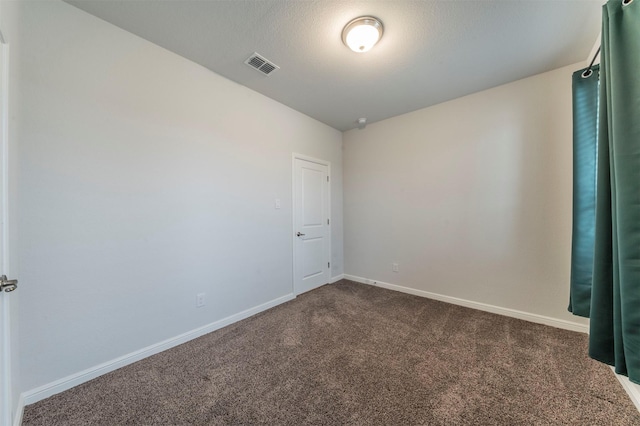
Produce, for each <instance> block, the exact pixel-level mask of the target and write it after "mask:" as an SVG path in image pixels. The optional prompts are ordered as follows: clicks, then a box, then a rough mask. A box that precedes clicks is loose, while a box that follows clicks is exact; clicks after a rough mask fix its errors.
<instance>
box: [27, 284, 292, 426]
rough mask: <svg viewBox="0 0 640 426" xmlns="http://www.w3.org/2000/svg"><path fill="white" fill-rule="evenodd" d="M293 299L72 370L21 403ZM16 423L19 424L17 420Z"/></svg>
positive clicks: (34, 392)
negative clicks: (77, 370)
mask: <svg viewBox="0 0 640 426" xmlns="http://www.w3.org/2000/svg"><path fill="white" fill-rule="evenodd" d="M293 299H295V296H294V295H293V293H291V294H287V295H285V296H282V297H279V298H277V299H273V300H271V301H269V302H266V303H263V304H261V305H258V306H255V307H253V308H250V309H247V310H245V311H242V312H239V313H237V314H234V315H231V316H228V317H226V318H223V319H221V320H218V321H215V322H212V323H210V324H207V325H204V326H202V327H198V328H196V329H194V330H191V331H188V332H186V333H182V334H180V335H178V336H175V337H172V338H170V339H167V340H164V341H162V342H159V343H156V344H153V345H151V346H147V347H146V348H143V349H140V350H137V351H135V352H131V353H129V354H127V355H124V356H121V357H118V358H116V359H113V360H111V361H107V362H105V363H102V364H100V365H97V366H95V367H91V368H88V369H86V370H84V371H80V372H79V373H75V374H72V375H70V376H67V377H64V378H62V379H59V380H56V381H54V382H51V383H48V384H46V385H43V386H40V387H38V388H36V389H32V390H30V391H27V392H23V393H22V395H21V400H22V407H24V406H25V405H29V404H33V403H34V402H38V401H41V400H43V399H45V398H48V397H50V396H52V395H55V394H57V393H60V392H63V391H65V390H67V389H71V388H72V387H74V386H78V385H80V384H82V383H84V382H88V381H89V380H91V379H94V378H96V377H98V376H101V375H103V374H106V373H109V372H111V371H114V370H117V369H118V368H121V367H124V366H126V365H129V364H132V363H134V362H136V361H140V360H141V359H144V358H147V357H149V356H151V355H155V354H157V353H159V352H162V351H166V350H167V349H170V348H173V347H174V346H178V345H181V344H183V343H185V342H188V341H189V340H193V339H195V338H197V337H200V336H203V335H205V334H207V333H211V332H212V331H215V330H218V329H220V328H222V327H226V326H227V325H230V324H233V323H235V322H238V321H240V320H243V319H245V318H249V317H250V316H252V315H255V314H257V313H259V312H262V311H266V310H267V309H270V308H273V307H274V306H277V305H280V304H282V303H284V302H288V301H289V300H293ZM20 418H22V414H20ZM17 424H18V425H19V424H20V423H17Z"/></svg>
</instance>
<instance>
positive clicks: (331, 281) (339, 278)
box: [329, 274, 344, 284]
mask: <svg viewBox="0 0 640 426" xmlns="http://www.w3.org/2000/svg"><path fill="white" fill-rule="evenodd" d="M342 279H344V274H340V275H336V276H335V277H331V279H330V280H329V284H334V283H337V282H338V281H340V280H342Z"/></svg>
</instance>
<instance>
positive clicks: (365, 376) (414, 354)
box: [24, 281, 640, 425]
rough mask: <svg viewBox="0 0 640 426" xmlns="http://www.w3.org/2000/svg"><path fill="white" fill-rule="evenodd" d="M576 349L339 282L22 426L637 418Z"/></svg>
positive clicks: (503, 320) (50, 407) (568, 335)
mask: <svg viewBox="0 0 640 426" xmlns="http://www.w3.org/2000/svg"><path fill="white" fill-rule="evenodd" d="M586 346H587V336H586V335H583V334H579V333H574V332H570V331H565V330H560V329H556V328H552V327H547V326H543V325H538V324H532V323H528V322H525V321H520V320H516V319H512V318H507V317H502V316H498V315H493V314H489V313H486V312H481V311H476V310H472V309H467V308H463V307H459V306H455V305H449V304H446V303H442V302H437V301H433V300H429V299H424V298H420V297H416V296H410V295H407V294H403V293H398V292H393V291H389V290H384V289H381V288H376V287H371V286H366V285H363V284H357V283H353V282H350V281H341V282H339V283H337V284H334V285H327V286H324V287H321V288H319V289H317V290H314V291H311V292H309V293H306V294H303V295H301V296H300V297H298V298H297V299H295V300H293V301H291V302H288V303H285V304H283V305H280V306H278V307H276V308H273V309H271V310H269V311H266V312H263V313H261V314H258V315H256V316H254V317H251V318H249V319H246V320H244V321H241V322H239V323H236V324H233V325H231V326H228V327H226V328H224V329H222V330H218V331H216V332H213V333H210V334H208V335H206V336H203V337H201V338H198V339H196V340H193V341H191V342H188V343H186V344H183V345H181V346H178V347H176V348H173V349H171V350H168V351H166V352H163V353H160V354H157V355H154V356H152V357H150V358H147V359H144V360H142V361H139V362H137V363H135V364H132V365H129V366H127V367H124V368H121V369H119V370H117V371H114V372H112V373H109V374H107V375H104V376H102V377H99V378H97V379H95V380H92V381H90V382H88V383H85V384H83V385H80V386H78V387H76V388H73V389H71V390H69V391H66V392H63V393H61V394H58V395H55V396H52V397H50V398H48V399H46V400H43V401H40V402H38V403H36V404H33V405H29V406H27V407H26V409H25V413H24V425H187V424H192V425H205V424H207V425H208V424H210V425H218V424H234V425H255V424H270V425H305V424H306V425H310V424H313V425H343V424H349V425H419V424H429V425H472V424H473V425H552V424H560V425H569V424H571V425H639V424H640V414H639V413H638V411H637V410H636V409H635V407H634V405H633V404H632V403H631V401H630V400H629V399H628V397H627V395H626V394H625V392H624V390H623V389H622V387H621V386H620V384H619V383H618V381H617V380H616V379H615V377H614V375H613V373H612V372H611V370H610V369H609V368H608V367H606V366H604V365H602V364H599V363H597V362H595V361H592V360H590V359H588V357H587V356H586V352H587V350H586Z"/></svg>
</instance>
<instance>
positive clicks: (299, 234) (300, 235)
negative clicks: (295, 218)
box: [296, 231, 305, 237]
mask: <svg viewBox="0 0 640 426" xmlns="http://www.w3.org/2000/svg"><path fill="white" fill-rule="evenodd" d="M296 235H297V236H298V237H302V236H303V235H305V234H301V233H300V231H298V233H297V234H296Z"/></svg>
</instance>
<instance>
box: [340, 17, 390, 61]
mask: <svg viewBox="0 0 640 426" xmlns="http://www.w3.org/2000/svg"><path fill="white" fill-rule="evenodd" d="M383 31H384V29H383V27H382V22H380V20H379V19H377V18H374V17H373V16H361V17H359V18H356V19H354V20H353V21H351V22H349V23H348V24H347V25H346V26H345V27H344V29H343V30H342V41H343V43H344V44H345V45H346V46H347V47H349V49H351V50H353V51H354V52H357V53H362V52H367V51H369V50H371V48H372V47H373V46H374V45H375V44H376V43H377V42H378V40H380V39H381V38H382V32H383Z"/></svg>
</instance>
